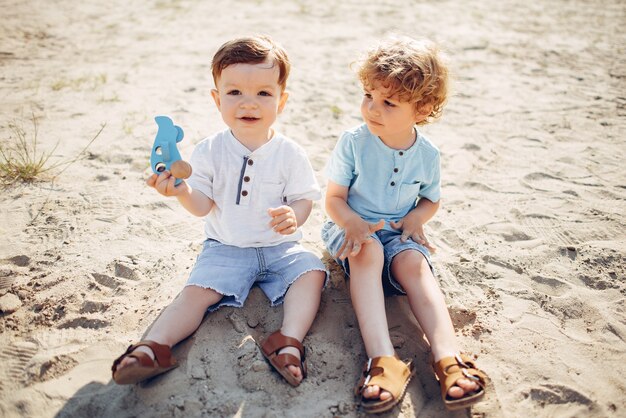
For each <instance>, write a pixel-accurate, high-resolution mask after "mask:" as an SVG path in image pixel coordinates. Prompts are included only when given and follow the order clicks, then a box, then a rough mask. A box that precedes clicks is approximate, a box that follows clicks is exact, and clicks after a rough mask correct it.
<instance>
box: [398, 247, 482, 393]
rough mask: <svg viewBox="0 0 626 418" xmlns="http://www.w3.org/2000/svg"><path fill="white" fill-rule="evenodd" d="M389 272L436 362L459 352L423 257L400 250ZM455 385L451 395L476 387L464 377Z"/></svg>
mask: <svg viewBox="0 0 626 418" xmlns="http://www.w3.org/2000/svg"><path fill="white" fill-rule="evenodd" d="M391 272H392V274H393V276H394V277H395V278H396V280H398V282H399V283H400V285H401V286H402V288H403V289H404V290H405V292H406V293H407V297H408V299H409V305H410V306H411V311H413V314H414V315H415V318H416V319H417V321H418V322H419V324H420V326H421V327H422V330H424V333H425V334H426V338H428V342H429V343H430V346H431V350H432V352H433V357H434V359H435V361H439V360H440V359H442V358H444V357H449V356H454V355H455V354H457V353H459V345H458V343H457V340H456V335H455V333H454V326H453V325H452V320H451V319H450V313H449V312H448V307H447V305H446V301H445V298H444V296H443V293H442V292H441V289H440V288H439V284H438V283H437V280H436V279H435V277H434V276H433V274H432V271H431V270H430V267H429V266H428V262H427V261H426V259H425V258H424V256H423V255H422V254H421V253H420V252H418V251H412V250H408V251H402V252H401V253H399V254H397V255H396V256H395V257H394V259H393V262H392V263H391ZM456 384H457V385H456V386H453V387H451V388H450V390H449V391H448V395H450V396H451V397H454V398H460V397H462V396H463V395H464V394H465V393H466V392H471V391H473V390H476V389H478V385H477V384H476V383H475V382H472V381H470V380H469V379H465V378H463V379H459V380H457V382H456Z"/></svg>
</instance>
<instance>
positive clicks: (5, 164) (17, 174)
mask: <svg viewBox="0 0 626 418" xmlns="http://www.w3.org/2000/svg"><path fill="white" fill-rule="evenodd" d="M31 120H32V124H33V132H32V135H31V136H30V138H29V136H28V135H27V134H26V131H25V130H24V128H23V127H22V125H21V124H19V123H18V122H17V121H13V122H10V123H9V130H10V131H11V133H12V134H13V135H12V137H11V138H9V141H7V143H6V144H5V143H4V142H3V143H0V179H1V180H2V182H3V183H4V184H12V183H15V182H17V181H21V182H24V183H30V182H33V181H36V180H40V179H42V178H43V177H44V176H45V175H47V174H51V173H52V172H53V171H54V170H56V169H59V168H60V169H61V170H60V171H59V172H58V173H56V174H55V175H53V176H52V179H55V178H56V177H58V176H59V175H61V173H63V171H65V170H66V169H67V167H69V166H70V165H71V164H73V163H75V162H76V161H78V160H80V159H82V158H84V157H85V151H87V148H89V146H90V145H91V144H92V143H93V142H94V141H95V140H96V138H98V136H99V135H100V133H101V132H102V130H103V129H104V127H105V125H106V124H102V126H101V127H100V130H99V131H98V132H97V133H96V135H95V136H94V137H93V138H92V139H91V140H90V141H89V142H88V143H87V145H86V146H85V147H84V148H83V149H82V150H81V151H80V152H79V153H78V154H77V155H76V156H75V157H74V158H70V159H67V160H61V161H56V162H52V161H51V160H50V158H51V157H52V155H53V153H54V151H55V150H56V148H57V146H58V145H59V142H58V141H57V143H56V144H55V145H54V147H53V148H52V150H50V151H41V150H39V149H38V148H37V146H38V138H37V135H38V129H37V119H36V118H35V115H32V117H31Z"/></svg>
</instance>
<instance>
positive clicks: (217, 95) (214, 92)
mask: <svg viewBox="0 0 626 418" xmlns="http://www.w3.org/2000/svg"><path fill="white" fill-rule="evenodd" d="M211 96H212V97H213V100H214V101H215V106H217V110H219V111H221V110H222V109H220V105H221V102H220V93H219V92H218V91H217V90H216V89H211Z"/></svg>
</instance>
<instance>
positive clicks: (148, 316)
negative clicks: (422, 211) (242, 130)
mask: <svg viewBox="0 0 626 418" xmlns="http://www.w3.org/2000/svg"><path fill="white" fill-rule="evenodd" d="M361 3H363V4H361ZM0 6H1V10H2V18H1V19H0V40H1V42H0V69H1V72H0V96H1V97H2V98H3V99H2V101H1V102H0V133H1V136H0V140H1V141H2V143H3V144H5V143H8V142H9V141H10V140H11V138H12V137H15V132H14V130H12V129H11V128H10V124H17V125H19V126H22V127H23V129H24V131H25V133H26V135H27V137H28V138H32V136H33V135H34V127H33V123H32V120H31V117H32V116H33V115H34V117H35V118H36V121H37V129H38V130H37V135H38V141H39V149H40V150H41V151H46V150H47V151H51V150H53V148H54V146H55V144H57V142H58V146H57V148H56V149H55V150H54V152H53V157H52V159H51V161H57V162H59V161H68V160H70V159H72V158H73V157H75V156H76V155H78V153H80V151H81V150H82V149H83V148H84V147H85V145H87V143H88V142H89V140H90V139H91V138H93V137H94V136H95V135H96V133H97V132H98V131H99V129H100V128H101V126H102V125H103V124H104V125H105V127H104V130H103V131H102V133H101V134H100V136H99V137H98V138H97V139H96V141H95V142H94V143H93V144H92V145H91V146H90V147H89V148H88V151H87V154H86V155H85V157H86V158H83V159H81V160H79V161H76V162H75V163H73V164H71V165H69V166H67V167H66V169H65V171H63V172H62V173H60V174H59V171H60V170H56V172H55V173H56V174H57V176H56V177H55V178H54V180H53V181H52V179H48V180H44V181H41V182H36V183H34V184H19V183H18V184H13V185H11V186H8V187H6V188H4V189H2V198H1V199H0V216H1V217H0V234H1V236H2V242H0V310H1V311H2V312H1V313H0V359H1V361H0V415H2V416H5V417H18V416H19V417H170V416H176V417H201V416H202V417H214V416H216V417H228V416H234V417H279V416H286V417H334V416H337V417H355V416H360V415H361V414H362V413H361V412H359V410H358V408H357V407H356V404H355V401H354V398H353V395H352V391H353V387H354V384H355V383H356V380H357V378H358V374H359V369H360V367H361V365H362V362H363V361H364V360H365V352H364V349H363V346H362V343H361V339H360V334H359V331H358V326H357V323H356V319H355V316H354V313H353V311H352V308H351V305H350V297H349V293H348V288H347V285H346V283H345V282H344V279H343V276H342V273H341V271H340V270H339V269H338V267H337V266H336V265H335V264H334V262H333V261H331V260H330V259H329V258H328V255H327V254H326V253H325V251H324V249H323V247H322V244H321V239H320V236H319V230H320V227H321V225H322V223H323V222H324V219H325V214H324V212H323V205H322V204H321V203H320V202H318V203H317V204H316V205H315V209H314V211H313V213H312V215H311V217H310V219H309V220H308V222H307V223H306V224H305V225H304V226H303V227H302V229H303V231H304V237H305V238H304V241H303V242H304V244H305V245H306V246H307V247H309V248H310V249H311V250H313V251H315V252H316V253H317V254H318V255H319V256H320V257H322V258H323V259H324V260H325V262H326V263H327V264H328V266H329V268H330V269H331V271H332V278H331V283H330V286H329V287H328V288H327V290H326V291H325V293H324V295H323V300H322V305H321V307H320V311H319V316H318V318H317V319H316V321H315V323H314V325H313V327H312V329H311V332H310V335H309V336H308V337H307V338H306V340H305V343H306V346H307V347H308V349H309V367H310V375H309V377H308V378H307V379H306V381H305V382H304V383H303V384H302V385H301V386H300V387H298V388H291V387H290V386H288V385H287V384H286V383H284V382H283V381H282V380H281V379H280V378H279V377H278V375H277V374H276V373H273V372H271V371H270V370H269V368H268V366H267V364H266V363H265V362H264V360H263V358H262V356H261V354H260V352H259V351H258V349H257V348H256V346H255V344H254V339H255V338H258V336H260V335H264V334H267V333H269V332H270V331H273V330H274V329H275V328H277V327H278V326H279V324H280V317H281V309H280V308H276V309H272V308H270V307H269V306H268V303H267V300H266V299H265V297H264V296H263V294H262V293H261V292H260V291H258V290H254V291H253V292H252V294H251V296H250V298H249V300H248V301H247V304H246V306H245V307H244V308H243V309H239V310H235V309H231V308H225V309H221V310H220V311H218V312H217V313H215V314H212V315H209V316H208V317H207V318H206V320H205V321H204V322H203V323H202V325H201V326H200V328H199V329H198V331H197V332H196V333H195V334H194V335H193V336H192V337H191V338H189V339H188V340H186V341H184V342H183V343H181V344H180V345H178V346H177V347H176V348H175V350H174V353H175V355H176V357H177V358H178V359H179V361H180V363H181V367H179V368H178V369H176V370H174V371H171V372H170V373H168V374H166V375H164V376H161V377H159V378H157V379H154V380H152V381H150V382H148V383H147V384H145V385H142V386H124V387H122V386H117V385H115V384H114V383H113V382H112V381H111V373H110V366H111V362H112V360H113V359H114V358H115V357H117V356H118V355H119V354H121V353H122V352H123V350H124V349H125V348H126V347H127V345H128V344H129V343H131V342H134V341H137V340H138V339H139V338H141V336H142V334H143V333H144V332H145V330H146V328H147V327H149V326H150V324H152V323H153V321H154V320H155V318H156V317H157V316H158V314H159V313H160V312H161V310H162V309H163V308H164V307H165V306H166V305H167V304H168V303H169V301H171V300H172V298H173V297H175V296H176V294H177V293H178V292H179V291H180V289H181V288H182V286H183V284H184V283H185V280H186V277H187V274H188V272H189V269H190V268H191V266H192V265H193V262H194V260H195V257H196V255H197V253H198V250H199V248H200V246H201V243H202V223H201V220H200V219H198V218H195V217H193V216H192V215H190V214H188V213H187V212H185V211H184V209H183V208H182V207H181V206H180V205H179V204H178V203H177V202H176V200H175V199H167V198H163V197H161V196H160V195H158V194H157V193H155V192H154V191H153V190H151V189H149V188H148V187H147V186H146V185H145V183H144V182H145V179H146V178H147V176H148V175H149V171H148V169H147V167H148V160H149V150H150V146H151V144H152V141H153V140H154V135H155V134H156V124H155V123H154V120H153V118H154V116H156V115H169V116H170V117H172V118H173V120H174V121H175V122H176V123H177V124H178V125H180V126H182V127H183V129H184V130H185V139H184V140H183V142H181V144H180V149H181V153H182V154H183V156H184V157H187V158H188V157H189V155H190V154H191V151H192V149H193V146H194V144H196V143H197V142H199V141H200V140H201V139H202V138H204V137H205V136H208V135H210V134H211V133H213V132H216V131H218V130H221V129H223V128H224V124H223V122H222V121H221V119H220V116H219V114H218V113H217V111H216V109H215V106H214V104H213V102H212V99H211V98H210V94H209V91H210V89H211V88H212V80H211V77H210V67H209V65H210V59H211V57H212V55H213V53H214V52H215V50H216V49H217V47H218V46H219V45H221V44H222V43H223V42H224V41H226V40H228V39H230V38H232V37H235V36H241V35H246V34H251V33H267V34H269V35H271V36H272V37H274V38H275V39H276V40H277V41H279V42H281V43H282V44H283V45H284V46H285V47H286V48H287V50H288V51H289V53H290V56H291V60H292V63H293V71H292V75H291V78H290V80H289V86H288V88H289V91H290V92H291V96H290V99H289V102H288V104H287V108H286V110H285V112H284V113H283V114H282V115H281V116H280V118H279V121H278V123H277V129H279V130H280V131H282V132H283V133H285V134H287V135H289V136H291V137H293V138H294V139H296V140H297V141H298V142H299V143H300V144H302V145H303V146H304V147H305V149H306V150H307V152H308V154H309V157H310V159H311V161H312V164H313V167H314V169H315V171H316V173H317V175H318V179H319V181H320V183H321V184H324V183H325V178H324V176H323V168H324V164H325V162H326V160H327V158H328V156H329V153H330V151H331V150H332V148H333V146H334V144H335V142H336V140H337V138H338V135H339V134H340V133H341V132H342V131H343V130H344V129H348V128H350V127H353V126H355V125H357V124H358V123H360V120H361V119H360V112H359V104H360V96H361V90H360V87H359V84H358V82H357V79H356V77H355V75H354V73H353V71H352V70H351V69H350V64H351V63H352V62H353V61H354V60H355V59H356V58H357V57H358V54H359V52H360V51H362V50H364V49H365V48H366V47H367V46H368V45H370V44H371V42H373V41H374V40H376V39H378V38H380V37H381V36H383V35H385V34H387V33H389V32H391V31H396V32H399V33H403V34H409V35H413V36H426V37H429V38H431V39H434V40H436V41H438V42H439V43H441V44H442V45H443V46H444V48H445V49H446V50H447V51H448V54H449V57H450V60H451V65H452V70H453V71H454V73H455V80H454V91H453V94H452V96H451V97H450V100H449V104H448V106H447V108H446V110H445V112H444V116H443V118H442V119H441V120H440V121H438V122H436V123H435V124H432V125H429V126H426V127H424V128H423V129H422V131H423V132H424V133H425V134H426V135H428V136H429V137H430V138H431V139H432V141H433V142H434V143H435V144H436V145H437V146H438V147H439V148H440V149H441V152H442V168H443V200H442V202H443V204H442V208H441V210H440V211H439V213H438V214H437V216H436V217H435V218H434V220H433V221H431V222H430V223H429V224H428V226H427V231H428V234H429V237H430V238H431V240H432V241H433V243H434V244H435V245H436V246H437V247H438V248H439V251H438V252H437V253H436V255H435V256H434V262H435V263H436V266H437V269H438V272H439V276H438V277H439V278H440V281H441V286H442V288H443V290H444V292H445V294H446V298H447V301H448V303H449V307H450V312H451V315H452V317H453V320H454V323H455V326H456V330H457V335H458V338H459V340H460V343H461V345H462V346H463V348H464V350H466V351H467V352H469V353H472V354H473V355H475V356H477V358H478V362H479V364H480V366H481V367H482V368H483V369H484V370H485V371H486V372H487V373H488V374H489V375H490V377H491V384H490V386H489V393H488V396H487V399H486V400H485V401H484V402H483V403H481V404H478V405H477V406H475V407H474V408H472V409H471V410H467V411H461V412H456V413H448V412H446V411H445V410H444V407H443V404H442V402H441V399H440V397H439V389H438V385H437V383H436V382H435V380H434V378H433V375H432V373H431V371H430V366H429V364H428V356H429V351H428V345H427V344H426V343H425V341H424V338H423V333H422V332H421V331H420V329H419V327H418V325H417V323H416V322H415V320H413V319H412V317H411V315H410V313H409V309H408V306H407V303H406V301H405V300H404V299H402V298H392V299H389V300H388V301H387V303H388V308H389V326H390V329H391V334H392V336H393V341H394V344H395V346H396V348H397V350H398V353H399V354H400V355H401V356H402V357H409V358H413V359H414V360H415V362H416V368H417V377H416V378H415V380H414V381H412V383H411V384H410V386H409V389H408V392H407V394H406V396H405V397H404V400H403V402H402V404H401V405H400V406H399V407H397V408H395V409H394V410H393V411H391V412H390V413H388V414H387V415H386V416H393V417H416V416H420V417H426V418H428V417H465V416H472V417H531V416H532V417H607V416H624V415H625V414H626V396H625V390H626V377H625V376H626V366H625V361H624V360H626V344H625V338H626V313H625V309H626V307H625V305H624V295H625V293H626V284H625V282H624V273H625V266H624V254H625V252H626V246H625V242H626V233H625V218H624V213H625V212H626V177H625V170H624V168H623V167H624V166H623V161H624V151H625V150H626V147H625V140H624V137H625V132H626V129H625V128H626V60H625V58H624V57H625V56H626V55H625V53H626V42H625V41H626V29H625V28H626V25H624V22H625V21H626V5H625V4H624V2H622V1H620V0H607V1H580V0H579V1H557V0H555V1H548V0H538V1H534V2H527V1H519V0H511V1H497V0H485V1H481V2H464V1H459V0H450V1H439V2H435V1H422V2H415V1H409V0H398V1H382V0H381V1H377V2H373V1H372V2H357V1H354V0H344V1H342V2H337V1H331V0H319V1H315V2H306V1H294V2H287V1H282V2H280V1H276V2H272V1H264V0H256V1H236V2H234V1H223V0H216V1H211V2H208V1H207V2H200V1H198V2H192V1H166V0H160V1H151V2H129V1H124V2H122V1H119V0H111V1H108V2H96V1H91V0H89V1H82V2H79V1H66V0H61V1H55V2H45V1H19V2H18V1H7V0H4V1H1V2H0ZM620 167H622V168H620Z"/></svg>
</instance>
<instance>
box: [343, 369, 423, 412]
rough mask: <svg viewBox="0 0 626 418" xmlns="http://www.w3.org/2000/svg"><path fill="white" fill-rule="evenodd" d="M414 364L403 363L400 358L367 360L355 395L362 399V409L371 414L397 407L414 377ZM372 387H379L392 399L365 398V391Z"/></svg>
mask: <svg viewBox="0 0 626 418" xmlns="http://www.w3.org/2000/svg"><path fill="white" fill-rule="evenodd" d="M413 374H414V371H413V362H412V361H410V360H408V361H402V360H400V359H399V358H398V356H382V357H374V358H370V359H368V360H367V362H366V363H365V366H364V367H363V373H362V375H361V379H360V380H359V383H358V384H357V386H356V388H355V391H354V392H355V395H356V396H357V397H360V398H361V399H360V400H361V407H362V408H363V410H364V411H365V412H367V413H370V414H378V413H380V412H385V411H388V410H390V409H391V408H393V407H394V406H396V405H397V404H398V403H399V402H400V400H401V399H402V396H404V393H405V392H406V388H407V386H408V385H409V381H410V380H411V377H413ZM370 386H378V387H379V388H380V391H381V392H382V391H387V392H389V393H390V394H391V398H389V399H386V400H384V401H383V400H381V399H376V398H372V399H370V398H365V397H363V391H364V390H365V389H366V388H368V387H370Z"/></svg>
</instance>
